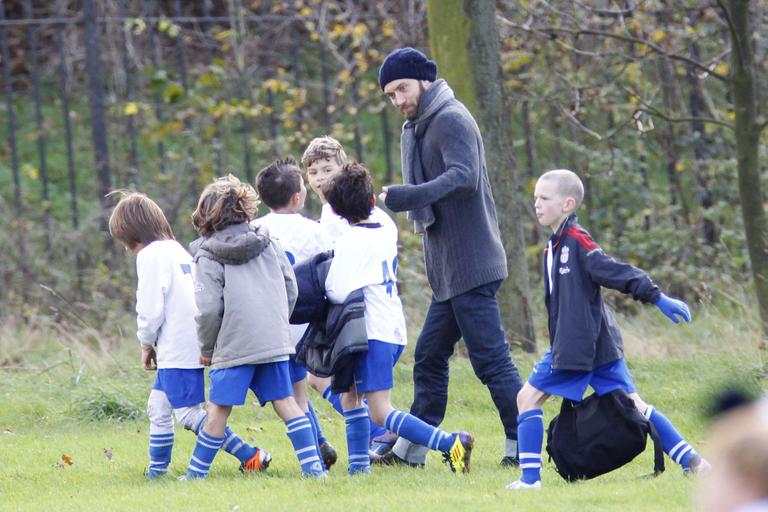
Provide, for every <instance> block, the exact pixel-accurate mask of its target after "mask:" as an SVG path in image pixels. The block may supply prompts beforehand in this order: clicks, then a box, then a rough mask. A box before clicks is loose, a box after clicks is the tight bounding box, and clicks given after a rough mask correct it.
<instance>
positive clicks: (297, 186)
mask: <svg viewBox="0 0 768 512" xmlns="http://www.w3.org/2000/svg"><path fill="white" fill-rule="evenodd" d="M256 191H257V192H258V193H259V198H260V199H261V200H262V201H264V203H266V205H267V206H269V208H270V209H271V210H272V211H280V212H282V213H298V212H300V211H301V210H302V209H303V208H304V200H305V199H306V198H307V188H306V187H305V186H304V178H303V177H302V176H301V170H299V164H298V162H296V160H294V159H293V158H285V159H283V160H275V161H274V162H272V163H271V164H269V165H268V166H266V167H265V168H263V169H262V170H261V171H259V174H258V175H257V176H256Z"/></svg>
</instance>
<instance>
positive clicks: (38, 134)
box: [24, 0, 53, 263]
mask: <svg viewBox="0 0 768 512" xmlns="http://www.w3.org/2000/svg"><path fill="white" fill-rule="evenodd" d="M24 13H25V15H26V16H27V18H29V19H30V20H31V19H33V18H34V12H33V10H32V0H25V2H24ZM27 34H28V38H29V56H30V59H31V61H32V97H33V99H34V102H35V141H36V143H37V158H38V161H39V162H40V182H41V186H42V201H41V203H42V210H43V225H44V229H45V249H46V260H47V261H48V262H49V263H50V262H51V258H52V256H53V240H52V237H53V226H52V225H51V201H50V197H49V194H48V161H47V159H46V154H45V125H44V124H43V107H42V101H41V99H40V66H39V64H38V59H37V27H36V26H35V24H34V23H30V24H29V26H28V28H27Z"/></svg>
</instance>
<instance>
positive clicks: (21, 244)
mask: <svg viewBox="0 0 768 512" xmlns="http://www.w3.org/2000/svg"><path fill="white" fill-rule="evenodd" d="M0 21H5V7H4V6H3V2H0ZM7 30H8V29H7V28H6V27H5V25H3V26H2V27H0V46H2V51H3V82H5V83H4V86H5V87H4V88H5V105H6V117H7V119H8V145H9V146H10V149H11V172H12V173H13V208H14V215H15V216H16V218H15V219H14V220H13V222H12V225H15V226H16V236H17V246H18V248H19V253H18V254H17V255H16V257H17V258H18V261H17V265H18V269H19V274H21V276H22V281H21V283H20V286H19V288H20V295H21V298H22V301H23V302H25V303H26V302H27V298H28V294H27V290H28V287H27V283H29V277H30V276H29V269H28V267H27V243H26V232H25V222H24V206H23V204H22V200H21V199H22V197H21V179H20V177H19V154H18V152H17V150H16V111H15V109H14V105H13V82H12V78H11V52H10V51H9V50H8V33H7Z"/></svg>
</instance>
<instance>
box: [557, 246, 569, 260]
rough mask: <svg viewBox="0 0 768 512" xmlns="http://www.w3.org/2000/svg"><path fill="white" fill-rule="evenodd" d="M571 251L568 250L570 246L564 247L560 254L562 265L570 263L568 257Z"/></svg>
mask: <svg viewBox="0 0 768 512" xmlns="http://www.w3.org/2000/svg"><path fill="white" fill-rule="evenodd" d="M570 252H571V251H570V249H568V246H565V247H563V250H562V251H561V252H560V263H563V264H565V263H568V255H569V253H570Z"/></svg>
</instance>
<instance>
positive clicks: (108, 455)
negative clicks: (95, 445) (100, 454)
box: [104, 448, 112, 462]
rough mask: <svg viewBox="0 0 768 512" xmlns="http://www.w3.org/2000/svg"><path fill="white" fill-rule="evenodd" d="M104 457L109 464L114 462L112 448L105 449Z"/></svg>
mask: <svg viewBox="0 0 768 512" xmlns="http://www.w3.org/2000/svg"><path fill="white" fill-rule="evenodd" d="M104 456H105V457H106V458H107V460H108V461H109V462H112V448H104Z"/></svg>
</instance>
